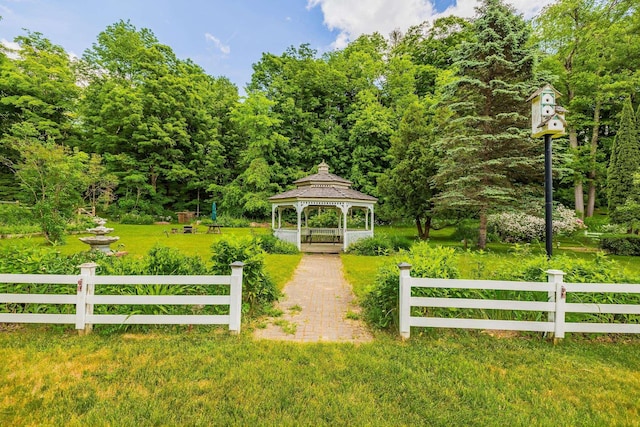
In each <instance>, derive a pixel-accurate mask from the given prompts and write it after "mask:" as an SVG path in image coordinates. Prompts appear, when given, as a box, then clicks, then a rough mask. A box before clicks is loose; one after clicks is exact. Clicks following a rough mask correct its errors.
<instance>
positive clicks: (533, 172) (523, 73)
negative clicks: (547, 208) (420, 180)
mask: <svg viewBox="0 0 640 427" xmlns="http://www.w3.org/2000/svg"><path fill="white" fill-rule="evenodd" d="M477 12H478V15H479V16H478V17H477V18H476V19H475V20H474V21H473V32H474V34H475V39H474V40H473V41H470V42H465V43H463V44H462V46H461V49H460V52H459V57H458V59H457V61H456V63H455V64H454V65H455V66H456V67H457V69H458V76H459V77H458V79H457V80H456V81H455V82H454V83H453V84H452V85H451V86H450V89H449V93H448V94H446V95H445V100H444V106H445V107H446V108H447V109H448V111H449V112H450V116H449V117H447V118H445V123H446V124H445V125H444V126H443V128H441V129H440V130H439V132H440V133H441V135H443V137H442V138H441V139H440V140H439V141H438V143H437V146H436V148H437V150H438V151H439V152H440V157H441V161H440V165H439V170H438V174H437V175H436V183H437V186H438V187H439V188H440V189H441V190H442V192H441V193H440V195H439V196H438V197H437V198H436V200H437V202H436V203H437V204H438V207H439V209H443V210H444V209H465V210H467V211H471V212H475V213H477V215H478V216H479V218H480V228H479V240H478V246H479V247H480V248H485V246H486V242H487V216H488V214H489V213H492V212H494V211H499V210H501V209H503V208H504V207H505V206H506V205H509V204H512V203H514V202H515V201H516V200H518V199H519V197H522V194H523V193H526V192H527V190H529V186H530V184H531V180H532V179H534V178H536V177H537V176H539V171H540V170H541V167H540V154H541V150H540V148H539V144H536V143H535V142H534V141H533V140H532V139H531V138H530V137H529V135H528V134H529V130H528V127H529V118H528V115H529V109H530V106H529V105H528V104H527V103H526V102H525V100H526V98H527V96H528V95H529V94H530V93H531V92H532V89H533V88H534V87H535V81H534V76H533V64H534V53H533V51H532V50H531V48H530V47H529V46H528V41H529V28H528V26H527V24H526V22H525V21H524V20H523V19H522V17H521V16H518V15H516V14H515V13H514V11H513V9H512V8H511V7H509V6H506V5H505V4H504V3H502V2H501V1H500V0H484V1H483V2H482V3H481V5H480V7H479V8H478V9H477Z"/></svg>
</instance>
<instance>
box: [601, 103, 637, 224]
mask: <svg viewBox="0 0 640 427" xmlns="http://www.w3.org/2000/svg"><path fill="white" fill-rule="evenodd" d="M639 111H640V110H639ZM639 168H640V143H639V141H638V127H637V124H636V117H635V115H634V113H633V106H632V105H631V98H627V100H626V101H625V103H624V105H623V107H622V113H621V114H620V126H619V128H618V132H617V134H616V137H615V139H614V141H613V145H612V146H611V158H610V160H609V169H608V170H607V193H608V196H609V212H613V211H614V210H615V209H616V208H617V207H619V206H621V205H623V204H624V203H625V201H626V200H627V198H628V197H629V196H631V195H632V193H634V190H635V188H634V175H635V174H636V173H638V170H639Z"/></svg>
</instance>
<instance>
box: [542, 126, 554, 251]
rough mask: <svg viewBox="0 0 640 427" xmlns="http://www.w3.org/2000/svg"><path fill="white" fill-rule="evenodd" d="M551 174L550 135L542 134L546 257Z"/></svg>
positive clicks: (550, 243) (550, 245)
mask: <svg viewBox="0 0 640 427" xmlns="http://www.w3.org/2000/svg"><path fill="white" fill-rule="evenodd" d="M552 217H553V175H552V173H551V135H549V134H546V135H545V136H544V219H545V241H546V246H547V258H551V255H552V252H553V218H552Z"/></svg>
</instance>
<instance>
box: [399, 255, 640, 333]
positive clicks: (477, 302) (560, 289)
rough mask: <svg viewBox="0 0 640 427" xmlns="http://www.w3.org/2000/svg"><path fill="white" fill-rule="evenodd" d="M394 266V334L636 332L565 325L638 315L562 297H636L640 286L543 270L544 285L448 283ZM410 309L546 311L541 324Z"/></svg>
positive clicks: (638, 310)
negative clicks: (500, 294)
mask: <svg viewBox="0 0 640 427" xmlns="http://www.w3.org/2000/svg"><path fill="white" fill-rule="evenodd" d="M398 267H399V268H400V301H399V303H400V304H399V306H400V307H399V311H400V314H399V318H400V319H399V320H400V335H401V336H402V337H403V338H409V337H410V334H411V327H412V326H414V327H424V328H460V329H500V330H511V331H535V332H551V333H553V334H554V336H555V338H564V336H565V333H566V332H596V333H627V334H640V324H624V323H595V322H566V314H567V313H592V314H601V313H606V314H640V305H635V304H595V303H567V302H566V301H567V294H569V293H572V292H580V293H633V294H640V284H603V283H564V281H563V276H564V273H563V272H562V271H559V270H549V271H547V275H548V281H547V282H546V283H545V282H510V281H493V280H453V279H425V278H413V277H411V275H410V271H411V265H409V264H406V263H402V264H400V265H399V266H398ZM414 288H436V289H480V290H508V291H520V292H543V293H546V295H547V299H548V301H516V300H504V299H502V300H498V299H473V298H450V297H440V298H438V297H419V296H412V293H411V290H412V289H414ZM412 307H431V308H455V309H480V310H509V311H529V312H542V313H544V312H546V313H547V320H546V321H525V320H499V319H496V320H494V319H486V318H482V319H479V318H447V317H418V316H411V308H412Z"/></svg>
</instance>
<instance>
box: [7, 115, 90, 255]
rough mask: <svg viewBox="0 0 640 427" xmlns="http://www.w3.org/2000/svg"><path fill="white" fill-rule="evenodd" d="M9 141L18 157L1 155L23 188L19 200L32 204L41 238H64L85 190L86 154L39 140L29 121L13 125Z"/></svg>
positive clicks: (51, 241) (52, 142) (58, 240)
mask: <svg viewBox="0 0 640 427" xmlns="http://www.w3.org/2000/svg"><path fill="white" fill-rule="evenodd" d="M14 130H15V132H14V135H13V136H12V137H11V138H10V141H9V143H10V144H11V146H12V148H13V149H15V150H16V151H18V152H19V153H20V156H21V158H20V160H18V161H14V160H12V159H8V158H3V159H2V161H3V163H4V164H5V165H6V166H7V167H9V168H10V169H11V170H12V171H13V172H14V173H15V174H16V177H17V178H18V180H19V182H20V186H21V187H22V189H23V190H24V191H23V193H22V199H23V201H25V202H27V203H28V204H30V205H32V206H33V211H34V216H35V217H36V218H37V219H38V221H39V222H40V227H41V229H42V232H43V233H44V237H45V238H46V239H47V241H49V242H50V243H61V242H63V241H64V230H65V226H66V224H67V222H68V221H69V220H70V219H71V218H73V213H74V211H75V209H76V208H77V207H78V206H79V205H80V202H81V201H82V193H83V192H84V190H85V189H86V184H87V182H86V175H85V170H86V164H87V162H88V159H89V156H87V155H86V154H85V153H83V152H81V151H73V152H72V151H71V150H70V149H69V148H68V147H65V146H63V145H61V144H58V143H56V142H54V141H52V140H48V141H42V140H40V139H39V137H40V133H39V131H38V130H37V129H36V128H35V126H34V125H33V124H31V123H23V124H21V125H17V126H16V127H15V129H14Z"/></svg>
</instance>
